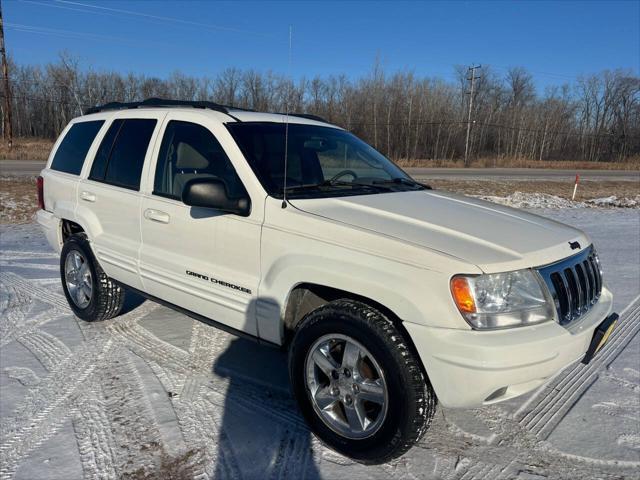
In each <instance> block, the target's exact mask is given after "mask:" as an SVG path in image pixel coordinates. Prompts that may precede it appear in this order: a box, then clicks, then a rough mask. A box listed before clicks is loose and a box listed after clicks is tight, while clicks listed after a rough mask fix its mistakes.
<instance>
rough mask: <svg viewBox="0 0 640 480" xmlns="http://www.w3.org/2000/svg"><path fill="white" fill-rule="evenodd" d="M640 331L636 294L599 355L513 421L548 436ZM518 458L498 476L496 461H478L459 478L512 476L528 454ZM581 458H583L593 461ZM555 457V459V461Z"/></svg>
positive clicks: (639, 299) (621, 465)
mask: <svg viewBox="0 0 640 480" xmlns="http://www.w3.org/2000/svg"><path fill="white" fill-rule="evenodd" d="M639 330H640V297H637V298H636V299H635V300H634V301H633V302H632V303H631V304H630V305H629V306H628V307H627V308H626V309H625V310H624V311H623V312H622V313H621V315H620V320H619V325H618V328H616V330H614V333H613V334H612V335H611V338H610V339H609V341H608V342H607V344H606V345H605V346H604V347H603V348H602V350H601V351H600V352H598V355H596V357H595V358H594V359H593V360H592V361H591V362H590V363H589V364H588V365H582V364H581V363H577V364H576V365H574V366H573V367H570V368H567V369H566V370H565V371H564V372H561V373H560V374H559V375H558V376H556V377H555V378H554V379H553V380H552V381H551V382H550V383H549V384H548V385H545V386H544V387H543V388H542V389H540V390H539V391H538V392H537V393H536V394H535V395H534V396H533V397H532V398H531V399H530V400H529V402H528V403H527V404H525V405H523V406H522V407H521V408H520V410H519V411H518V412H516V414H515V416H514V420H516V421H517V423H518V424H519V425H520V426H521V428H523V429H525V431H528V432H531V433H532V434H533V435H535V437H536V438H538V439H539V440H545V439H546V438H548V437H549V435H550V434H551V432H553V430H554V429H555V427H556V426H557V425H558V424H559V423H560V421H562V419H563V418H564V416H565V415H566V414H567V412H568V411H569V410H570V409H571V407H573V405H574V404H575V402H576V401H577V400H578V399H579V398H580V397H581V396H582V394H583V393H584V392H585V391H586V390H587V389H588V388H589V387H590V386H591V385H592V384H593V383H594V382H595V381H596V380H597V379H598V375H599V374H600V371H601V370H602V369H603V368H605V367H606V366H607V365H609V364H610V363H611V362H613V360H615V358H616V357H617V356H618V355H619V354H620V353H621V352H622V350H623V349H624V348H625V347H626V346H627V344H628V343H629V342H630V341H631V339H632V338H633V337H634V336H635V335H636V334H637V333H638V331H639ZM606 408H607V407H606V406H603V409H605V410H606ZM609 410H611V409H609ZM505 442H506V439H505V438H500V439H499V440H498V445H504V444H505ZM549 456H550V457H554V455H553V454H552V453H551V452H549ZM556 456H557V455H556ZM519 457H522V458H521V459H519V458H515V459H514V461H513V462H512V463H511V464H510V465H509V466H508V467H506V468H505V469H504V470H503V471H502V472H501V473H500V474H499V475H496V472H495V471H494V469H495V468H496V467H497V466H496V465H495V464H494V463H486V462H475V463H473V464H472V465H465V466H464V467H463V468H462V469H460V472H459V475H460V476H457V477H456V478H457V479H458V480H463V479H464V480H470V479H482V478H491V479H493V478H496V479H497V478H501V476H502V477H503V478H510V477H509V475H515V474H517V465H518V464H519V463H522V464H526V455H525V454H521V455H519ZM576 458H578V457H576ZM578 459H579V460H582V461H584V460H590V459H582V458H578ZM554 460H555V458H554V459H553V460H552V461H554ZM603 462H604V463H603V464H607V466H614V464H615V466H617V467H619V468H621V469H623V470H626V469H628V468H629V466H630V465H629V464H628V462H627V463H625V462H614V461H612V462H607V461H603ZM601 463H602V462H601ZM631 463H633V462H631ZM609 464H611V465H609ZM514 469H515V470H514ZM505 475H506V477H505Z"/></svg>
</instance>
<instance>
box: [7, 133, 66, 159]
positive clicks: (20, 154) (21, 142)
mask: <svg viewBox="0 0 640 480" xmlns="http://www.w3.org/2000/svg"><path fill="white" fill-rule="evenodd" d="M53 143H54V141H53V140H49V139H47V138H30V137H23V138H14V139H13V146H12V148H11V149H9V147H8V146H7V144H6V143H5V142H0V160H46V159H47V158H49V152H50V151H51V148H52V147H53Z"/></svg>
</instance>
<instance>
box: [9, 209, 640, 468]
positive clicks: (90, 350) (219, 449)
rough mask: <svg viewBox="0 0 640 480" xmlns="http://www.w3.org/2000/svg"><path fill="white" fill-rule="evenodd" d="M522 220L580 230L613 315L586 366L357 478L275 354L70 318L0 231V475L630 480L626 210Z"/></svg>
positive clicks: (190, 332)
mask: <svg viewBox="0 0 640 480" xmlns="http://www.w3.org/2000/svg"><path fill="white" fill-rule="evenodd" d="M536 212H537V213H541V214H543V215H546V216H549V217H552V218H555V219H558V220H560V221H563V222H566V223H569V224H573V225H576V226H578V227H579V228H582V229H584V230H586V231H587V232H588V233H589V234H590V235H591V237H592V238H593V239H594V242H595V243H596V245H597V246H598V249H599V252H600V256H601V258H602V262H603V264H604V270H605V276H606V279H607V280H608V283H609V286H610V287H611V289H612V290H613V292H614V295H615V297H616V309H617V311H619V312H623V313H622V315H621V317H622V320H621V322H620V325H619V327H618V328H617V330H616V332H615V333H614V335H613V336H612V338H611V340H610V342H609V343H608V344H607V346H606V347H605V349H604V350H603V351H601V352H600V353H599V354H598V356H597V357H596V359H594V361H593V362H591V363H590V364H589V365H588V366H583V365H573V366H570V367H568V368H567V369H565V371H564V372H562V373H561V374H560V375H559V376H558V377H556V378H555V379H554V380H553V381H552V382H550V383H549V384H548V385H546V386H544V387H542V388H541V389H540V390H538V391H537V392H534V393H533V394H530V395H527V396H525V397H524V398H519V399H515V400H512V401H510V402H507V403H506V404H499V405H495V406H491V407H485V408H481V409H477V410H473V411H455V410H447V409H442V408H440V409H439V410H438V413H437V415H436V418H435V419H434V422H433V424H432V427H431V429H430V430H429V431H428V432H427V434H426V435H425V437H424V439H423V440H422V441H421V443H420V444H419V445H418V446H417V447H416V448H414V449H412V450H411V451H410V452H409V453H408V454H407V455H405V456H404V457H402V458H400V459H398V460H396V461H394V462H392V463H390V464H387V465H382V466H376V467H365V466H362V465H359V464H355V463H353V462H351V461H350V460H348V459H346V458H343V457H341V456H339V455H337V454H335V453H333V452H332V451H331V450H328V449H327V448H325V447H323V446H322V445H320V444H319V442H318V441H317V440H316V439H315V438H314V437H313V436H312V435H311V434H310V433H309V432H308V430H307V429H306V427H305V424H304V422H303V421H302V419H301V417H300V416H299V415H298V413H297V410H296V407H295V404H294V402H293V400H292V398H291V396H290V394H289V391H288V381H287V376H286V368H285V365H286V363H285V362H286V359H285V356H284V354H283V353H281V352H279V351H277V350H274V349H270V348H267V347H260V346H258V345H255V344H253V343H251V342H249V341H247V340H242V339H237V338H235V337H232V336H230V335H228V334H225V333H223V332H220V331H218V330H215V329H213V328H211V327H208V326H205V325H203V324H200V323H198V322H195V321H192V320H191V319H190V318H188V317H185V316H183V315H180V314H178V313H175V312H173V311H171V310H169V309H167V308H164V307H162V306H160V305H157V304H154V303H152V302H148V301H147V302H141V300H139V299H131V301H129V304H128V312H127V313H126V314H125V315H123V316H121V317H119V318H117V319H114V320H112V321H108V322H104V323H99V324H91V323H85V322H82V321H79V320H77V319H76V318H75V317H73V316H72V315H71V313H70V310H69V308H68V306H67V304H66V301H65V298H64V296H63V294H62V289H61V287H60V281H59V276H58V275H59V274H58V260H57V258H56V256H55V255H54V254H53V253H52V252H51V251H50V249H49V248H48V246H47V245H46V243H45V240H44V238H43V237H42V235H41V234H40V232H39V231H38V228H37V227H36V226H35V225H32V224H29V225H9V226H7V225H5V226H2V227H1V228H2V230H0V234H1V238H0V245H1V246H0V248H1V250H0V315H1V318H0V479H4V478H18V479H29V480H36V479H44V478H47V479H65V480H66V479H76V478H77V479H80V478H86V479H94V478H95V479H98V478H100V479H115V478H134V479H142V478H169V476H170V475H173V477H172V478H220V479H227V478H230V479H241V478H246V479H254V478H255V479H267V478H270V479H284V478H295V479H298V478H308V479H314V478H326V479H333V478H349V479H352V478H354V479H359V478H379V479H387V478H394V479H395V478H407V479H418V478H420V479H421V478H425V479H436V478H438V479H439V478H443V479H460V480H462V479H465V480H466V479H473V478H477V479H480V478H486V479H498V478H503V479H506V478H517V479H527V480H534V479H544V478H562V479H578V478H580V479H582V478H586V479H588V478H594V479H595V478H605V479H614V478H615V479H619V478H640V473H639V472H640V335H638V330H639V329H640V298H638V294H639V293H640V271H639V268H640V267H639V262H640V236H639V234H640V211H639V210H636V209H596V208H575V209H562V210H536Z"/></svg>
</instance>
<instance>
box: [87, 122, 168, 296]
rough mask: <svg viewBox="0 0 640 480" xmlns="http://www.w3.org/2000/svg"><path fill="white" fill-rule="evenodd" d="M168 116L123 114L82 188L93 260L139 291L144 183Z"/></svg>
mask: <svg viewBox="0 0 640 480" xmlns="http://www.w3.org/2000/svg"><path fill="white" fill-rule="evenodd" d="M165 114H166V112H164V111H146V112H145V111H142V112H136V115H135V116H133V115H131V114H129V115H123V114H119V115H117V116H116V117H115V118H114V120H113V121H112V122H111V124H110V125H109V128H108V129H107V131H106V133H105V135H104V137H103V138H102V141H101V143H100V146H99V147H98V150H97V152H96V155H95V158H94V161H93V163H92V165H91V169H90V170H89V172H88V174H87V177H86V178H85V179H83V180H82V181H81V182H80V184H79V187H78V193H77V194H78V207H77V215H78V218H84V219H85V223H86V224H87V225H89V232H90V237H91V238H90V240H91V242H92V247H93V251H94V253H95V255H96V256H97V258H98V261H99V262H100V265H101V266H102V268H103V269H104V271H105V272H106V273H107V275H109V276H110V277H113V278H115V279H116V280H119V281H121V282H123V283H125V284H126V285H129V286H132V287H134V288H138V289H141V288H142V283H141V281H140V276H139V272H138V251H139V249H140V244H141V235H140V191H139V190H140V181H141V178H142V175H143V171H145V165H147V163H148V162H146V159H147V157H148V156H150V154H151V151H152V150H153V148H152V147H153V144H154V141H155V137H156V135H157V133H156V132H157V130H158V129H159V125H160V123H161V121H162V118H163V117H164V115H165Z"/></svg>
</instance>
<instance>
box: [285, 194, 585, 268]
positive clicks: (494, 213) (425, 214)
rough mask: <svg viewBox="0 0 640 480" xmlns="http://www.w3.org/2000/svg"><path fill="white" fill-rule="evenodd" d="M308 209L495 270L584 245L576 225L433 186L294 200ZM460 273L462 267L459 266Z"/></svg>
mask: <svg viewBox="0 0 640 480" xmlns="http://www.w3.org/2000/svg"><path fill="white" fill-rule="evenodd" d="M292 203H293V204H294V206H295V207H296V208H298V209H300V210H303V211H305V212H307V213H310V214H313V215H317V216H321V217H324V218H327V219H330V220H332V221H336V222H340V223H343V224H348V225H351V226H353V227H356V228H361V229H366V230H368V231H373V232H376V233H378V234H380V235H385V236H389V237H393V238H395V239H398V240H400V241H403V242H406V243H411V244H414V245H418V246H421V247H424V248H428V249H431V250H435V251H438V252H442V253H444V254H447V255H452V256H455V257H457V258H460V259H462V260H464V261H466V262H468V263H471V264H473V265H476V266H477V267H479V268H480V269H482V270H483V271H484V272H487V273H493V272H500V271H508V270H515V269H518V268H527V267H535V266H540V265H546V264H549V263H553V262H555V261H558V260H560V259H562V258H565V257H568V256H570V255H572V254H575V253H577V250H574V249H575V245H574V246H573V249H572V247H571V246H570V245H569V243H570V242H578V243H579V244H580V249H584V248H586V247H587V246H588V245H589V244H590V241H589V239H588V238H587V236H586V235H585V234H584V233H583V232H581V231H580V230H577V229H575V228H572V227H569V226H567V225H564V224H562V223H559V222H556V221H553V220H549V219H547V218H543V217H540V216H538V215H534V214H531V213H528V212H524V211H522V210H516V209H513V208H509V207H505V206H502V205H497V204H494V203H490V202H485V201H482V200H477V199H474V198H470V197H465V196H462V195H455V194H451V193H447V192H441V191H435V190H426V191H424V190H422V191H412V192H395V193H384V194H378V195H358V196H352V197H338V198H322V199H303V200H292ZM461 273H462V272H461Z"/></svg>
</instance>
